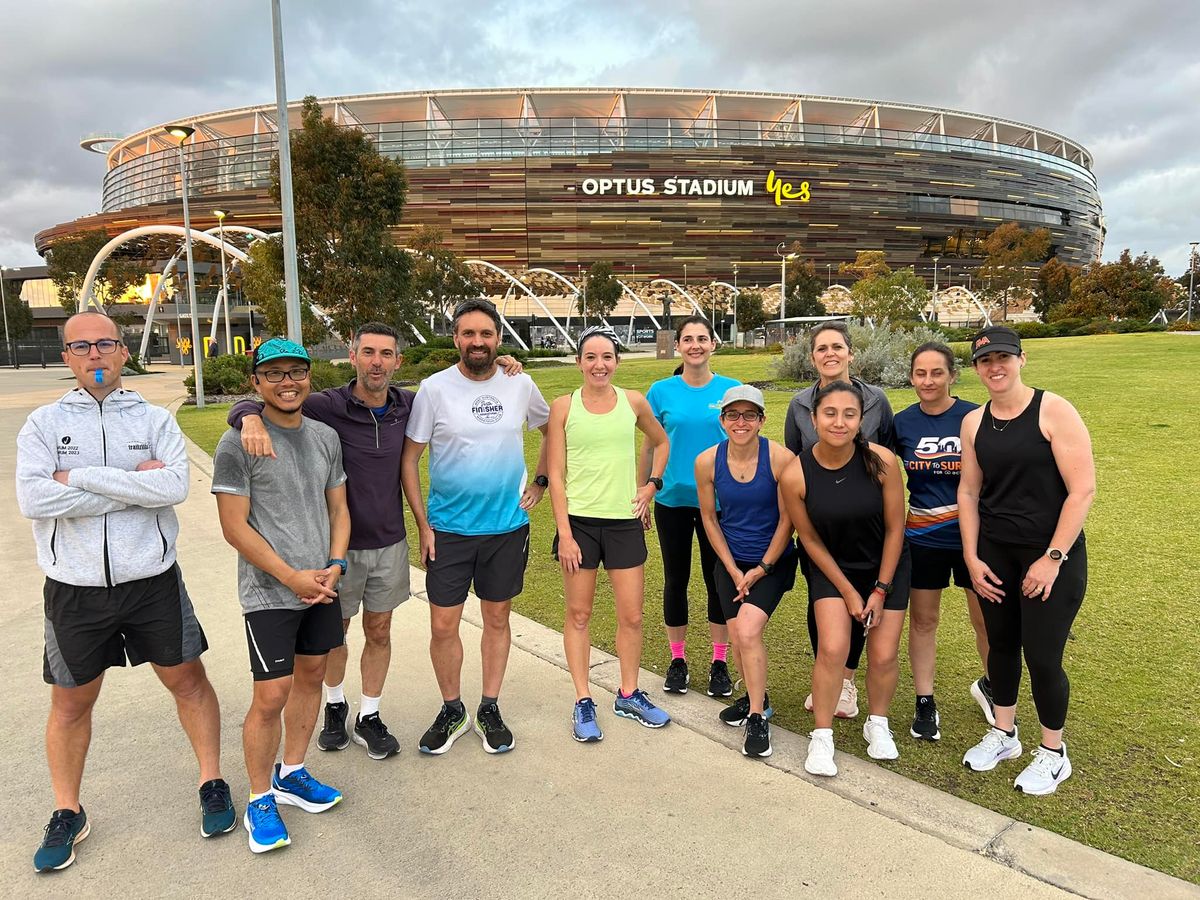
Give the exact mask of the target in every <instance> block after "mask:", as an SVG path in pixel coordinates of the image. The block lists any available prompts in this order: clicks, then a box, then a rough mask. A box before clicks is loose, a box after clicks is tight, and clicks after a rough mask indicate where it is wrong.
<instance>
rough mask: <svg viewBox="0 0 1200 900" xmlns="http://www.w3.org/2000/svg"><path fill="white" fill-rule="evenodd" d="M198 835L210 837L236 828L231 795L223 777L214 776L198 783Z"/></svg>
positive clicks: (235, 814)
mask: <svg viewBox="0 0 1200 900" xmlns="http://www.w3.org/2000/svg"><path fill="white" fill-rule="evenodd" d="M200 816H201V818H200V836H201V837H212V836H213V835H214V834H225V833H226V832H228V831H233V829H235V828H237V813H236V812H235V811H234V808H233V797H232V796H230V794H229V785H228V784H226V783H225V779H224V778H214V779H213V780H212V781H206V782H204V784H202V785H200Z"/></svg>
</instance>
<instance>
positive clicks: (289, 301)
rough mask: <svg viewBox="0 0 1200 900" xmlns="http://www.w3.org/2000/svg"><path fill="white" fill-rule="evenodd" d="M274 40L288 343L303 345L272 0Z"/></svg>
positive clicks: (278, 25) (278, 17)
mask: <svg viewBox="0 0 1200 900" xmlns="http://www.w3.org/2000/svg"><path fill="white" fill-rule="evenodd" d="M271 38H272V43H273V45H274V48H275V121H276V122H277V123H278V128H277V130H276V132H277V134H278V135H279V206H280V211H281V212H282V226H283V227H282V230H283V292H284V299H285V301H286V305H287V330H288V334H287V336H288V340H289V341H293V342H295V343H297V344H303V343H304V339H303V336H302V332H301V328H300V271H299V267H298V266H297V264H296V206H295V203H294V201H293V200H292V144H291V129H290V128H289V126H288V112H287V86H286V84H285V83H284V77H283V76H284V73H283V14H282V13H281V12H280V10H279V0H271Z"/></svg>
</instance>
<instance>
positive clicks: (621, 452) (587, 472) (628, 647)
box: [547, 328, 671, 743]
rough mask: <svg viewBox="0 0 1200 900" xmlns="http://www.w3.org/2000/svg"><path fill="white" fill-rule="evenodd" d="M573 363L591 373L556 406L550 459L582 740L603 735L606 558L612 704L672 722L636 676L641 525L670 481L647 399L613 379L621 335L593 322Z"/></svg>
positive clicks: (620, 710) (644, 719)
mask: <svg viewBox="0 0 1200 900" xmlns="http://www.w3.org/2000/svg"><path fill="white" fill-rule="evenodd" d="M575 363H576V365H578V366H579V371H580V372H582V373H583V385H582V386H581V387H580V388H579V390H577V391H575V392H574V393H571V394H566V395H564V396H562V397H559V398H558V399H557V400H555V401H554V402H553V403H552V404H551V405H550V428H549V432H548V434H547V465H548V474H549V476H550V500H551V503H552V505H553V507H554V522H555V525H556V526H557V529H558V533H557V534H556V535H555V537H554V553H555V558H556V559H557V560H558V561H559V563H560V565H561V566H562V571H563V588H564V593H565V595H566V607H567V608H566V621H565V623H564V625H563V647H564V649H565V650H566V655H567V667H568V668H569V669H570V670H571V680H572V681H574V683H575V700H576V703H575V711H574V715H573V729H572V733H573V735H574V737H575V740H577V741H581V742H585V743H589V742H593V741H598V740H600V739H601V738H602V737H603V736H604V735H603V732H602V731H601V730H600V726H599V724H598V723H597V722H596V704H595V703H594V702H593V701H592V697H591V689H590V687H589V685H588V662H589V659H590V656H591V637H590V635H589V632H588V624H589V623H590V621H591V618H592V604H593V602H594V601H595V598H596V574H597V571H598V569H599V568H600V564H601V563H603V564H604V568H605V569H606V570H607V571H608V579H609V581H610V582H611V583H612V588H613V596H614V599H615V602H616V611H617V657H618V658H619V660H620V665H621V687H620V690H619V691H618V692H617V698H616V701H615V702H614V703H613V711H614V712H615V713H616V714H617V715H618V716H623V717H625V718H629V719H633V720H634V721H636V722H639V723H640V724H642V725H645V726H646V727H648V728H661V727H662V726H664V725H666V724H667V723H668V722H670V721H671V717H670V716H668V715H667V714H666V713H665V712H663V711H662V710H661V709H659V708H658V707H657V706H655V705H654V704H653V703H651V702H650V699H649V698H648V697H647V696H646V694H645V692H644V691H642V690H640V689H639V688H638V682H637V677H638V669H639V668H640V666H641V661H642V603H643V600H644V587H645V577H644V576H645V572H644V570H645V563H646V538H645V534H644V526H643V524H642V523H643V519H644V517H645V513H646V509H647V508H648V506H649V505H650V502H651V501H652V500H653V499H654V494H655V492H656V491H657V490H658V488H660V487H661V486H662V473H663V470H664V469H665V468H666V466H667V451H668V442H667V434H666V432H665V431H663V427H662V425H661V424H659V422H658V420H657V419H656V418H655V417H654V413H653V412H652V411H651V409H650V404H649V403H647V402H646V398H645V397H644V396H643V395H642V394H639V393H638V392H637V391H627V390H623V389H622V388H618V387H615V386H614V385H613V383H612V377H613V373H614V372H616V370H617V366H618V364H619V363H620V343H619V342H618V340H617V336H616V335H615V334H613V332H612V331H611V330H609V329H606V328H589V329H587V330H585V331H584V332H583V334H582V335H580V338H579V345H578V347H577V349H576V356H575ZM636 430H640V431H641V432H642V433H643V434H644V435H645V438H646V444H647V446H649V447H651V448H653V457H654V458H653V464H652V465H651V467H650V471H651V473H652V474H651V476H650V479H649V480H648V481H647V483H646V484H644V485H641V486H638V484H637V441H636V434H635V431H636Z"/></svg>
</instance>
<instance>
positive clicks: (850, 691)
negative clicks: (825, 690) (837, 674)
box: [804, 678, 858, 719]
mask: <svg viewBox="0 0 1200 900" xmlns="http://www.w3.org/2000/svg"><path fill="white" fill-rule="evenodd" d="M804 708H805V709H807V710H808V711H809V712H812V708H813V702H812V694H809V695H808V696H807V697H805V698H804ZM833 714H834V715H835V716H836V717H837V718H839V719H853V718H854V717H855V716H857V715H858V685H856V684H855V683H854V682H853V681H851V680H850V679H849V678H843V679H842V693H841V696H839V697H838V705H837V709H835V710H834V711H833Z"/></svg>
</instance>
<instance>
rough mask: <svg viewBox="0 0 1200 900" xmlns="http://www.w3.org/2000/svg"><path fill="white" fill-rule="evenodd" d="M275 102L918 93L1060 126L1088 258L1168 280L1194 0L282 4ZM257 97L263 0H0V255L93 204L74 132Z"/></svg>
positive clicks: (1191, 141) (1187, 109)
mask: <svg viewBox="0 0 1200 900" xmlns="http://www.w3.org/2000/svg"><path fill="white" fill-rule="evenodd" d="M283 11H284V20H285V21H284V41H285V47H286V52H287V78H288V93H289V95H290V96H291V97H292V98H299V97H302V96H303V95H305V94H309V93H312V94H317V95H318V96H329V95H338V94H357V93H370V92H374V91H386V90H412V89H426V88H451V87H516V86H537V87H551V86H584V85H587V86H626V87H687V88H697V89H745V90H762V91H785V92H793V93H809V94H830V95H837V96H847V97H862V98H869V99H877V100H892V101H900V102H907V103H917V104H928V105H933V106H943V107H949V108H952V109H960V110H965V111H969V112H979V113H985V114H988V115H995V116H1000V117H1004V118H1010V119H1016V120H1017V121H1022V122H1028V123H1031V124H1035V125H1039V126H1041V127H1044V128H1048V129H1050V130H1053V131H1058V132H1060V133H1063V134H1066V135H1067V136H1068V137H1070V138H1072V139H1074V140H1077V141H1079V142H1081V143H1082V144H1083V145H1084V146H1085V147H1087V148H1088V149H1089V150H1090V151H1091V152H1092V154H1093V156H1094V158H1095V171H1096V174H1097V177H1098V179H1099V182H1100V190H1101V196H1102V199H1103V202H1104V207H1105V213H1106V215H1107V218H1108V242H1107V245H1106V247H1105V257H1106V258H1112V257H1113V256H1115V255H1116V254H1118V253H1119V252H1120V251H1121V249H1122V248H1124V247H1129V248H1131V249H1133V250H1134V252H1135V253H1136V252H1140V251H1143V250H1148V251H1150V252H1151V253H1153V254H1155V255H1157V256H1158V257H1159V258H1160V259H1161V260H1162V261H1163V263H1164V265H1165V266H1166V268H1167V271H1168V272H1169V273H1171V274H1179V273H1180V272H1182V271H1184V269H1185V268H1186V265H1187V249H1188V248H1187V245H1188V242H1189V241H1192V240H1200V116H1198V115H1197V107H1198V104H1200V52H1198V50H1197V48H1198V47H1200V41H1198V40H1197V38H1200V4H1197V3H1192V2H1184V0H1175V2H1161V0H1141V2H1138V3H1131V2H1127V0H1092V2H1073V0H1065V2H1064V0H1059V2H1057V3H1053V4H1050V3H1045V4H1041V3H1039V4H1034V3H1027V2H1019V0H1018V2H1009V3H993V4H981V3H978V2H970V0H961V2H959V3H957V4H944V3H939V4H935V3H932V2H928V0H927V2H916V0H869V2H855V0H843V2H840V3H828V2H821V3H816V2H809V0H803V2H801V0H774V2H768V0H653V2H645V0H636V2H635V0H607V2H605V3H599V2H591V3H584V2H576V0H536V2H528V0H509V2H507V3H505V4H497V3H494V2H480V0H446V2H442V3H429V2H421V3H415V2H409V0H341V2H338V3H331V2H327V0H283ZM271 102H274V81H273V70H272V57H271V17H270V4H269V2H268V0H205V2H203V3H194V4H181V3H174V2H167V0H104V2H100V3H98V2H95V0H56V2H55V3H54V4H52V5H47V4H44V3H30V2H26V0H8V2H5V3H4V9H3V12H2V13H0V264H3V265H9V266H11V265H21V264H35V263H38V262H40V260H39V259H38V256H37V254H36V253H35V252H34V250H33V241H32V238H33V235H34V233H35V232H37V231H38V230H40V229H42V228H45V227H47V226H49V225H53V224H56V223H59V222H64V221H69V220H71V219H74V218H76V217H78V216H81V215H86V214H88V213H90V212H94V211H96V210H97V209H98V208H99V205H100V184H101V179H102V177H103V173H104V160H103V157H101V156H99V155H95V154H89V153H85V152H84V151H82V150H80V149H79V147H78V143H79V138H80V137H81V136H83V135H84V134H88V133H91V132H96V131H111V132H115V133H118V134H125V133H128V132H132V131H136V130H139V129H141V128H145V127H148V126H150V125H154V124H158V123H160V122H164V121H166V120H168V119H175V118H180V117H183V116H186V115H189V114H198V113H204V112H210V111H213V110H219V109H224V108H228V107H235V106H245V105H250V104H259V103H271Z"/></svg>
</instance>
